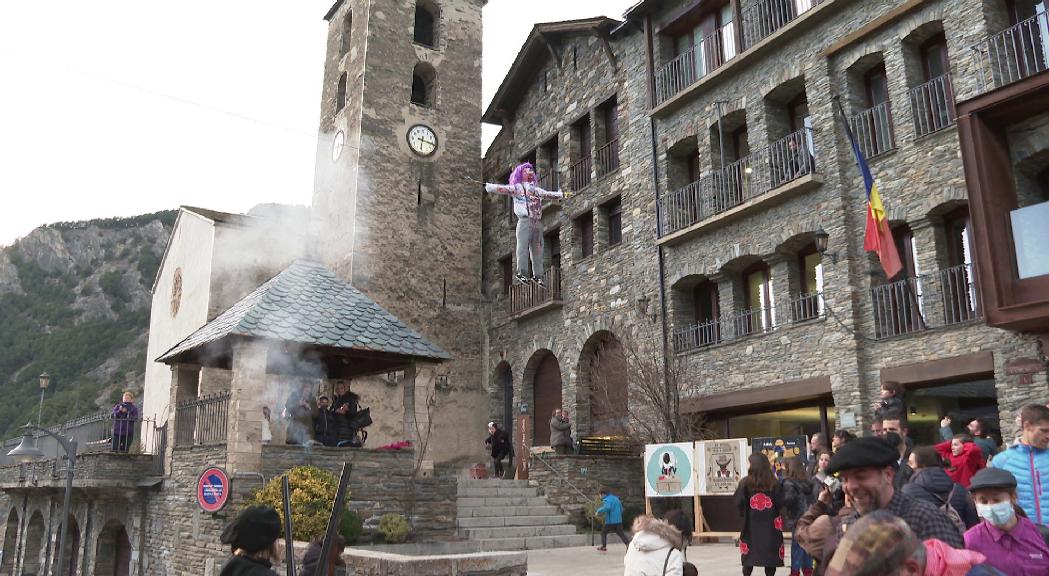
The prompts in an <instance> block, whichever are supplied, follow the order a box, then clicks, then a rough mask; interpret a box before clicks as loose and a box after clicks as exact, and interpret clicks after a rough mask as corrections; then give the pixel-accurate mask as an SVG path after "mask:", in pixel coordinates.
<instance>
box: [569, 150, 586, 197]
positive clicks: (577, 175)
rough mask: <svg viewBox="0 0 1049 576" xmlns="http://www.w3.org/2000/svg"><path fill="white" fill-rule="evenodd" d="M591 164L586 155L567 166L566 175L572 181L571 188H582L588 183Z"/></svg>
mask: <svg viewBox="0 0 1049 576" xmlns="http://www.w3.org/2000/svg"><path fill="white" fill-rule="evenodd" d="M591 164H592V161H591V158H590V156H589V155H588V156H586V157H585V158H583V159H582V160H580V161H578V162H576V163H575V164H572V166H571V167H569V168H568V177H569V179H570V180H571V182H572V190H582V189H583V188H586V187H587V186H589V185H590V167H591Z"/></svg>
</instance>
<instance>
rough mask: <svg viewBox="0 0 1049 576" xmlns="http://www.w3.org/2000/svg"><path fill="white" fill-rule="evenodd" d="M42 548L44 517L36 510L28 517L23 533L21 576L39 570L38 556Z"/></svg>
mask: <svg viewBox="0 0 1049 576" xmlns="http://www.w3.org/2000/svg"><path fill="white" fill-rule="evenodd" d="M43 550H44V517H43V515H42V514H40V511H39V510H37V511H36V512H34V513H33V515H32V516H30V517H29V525H28V526H27V527H26V533H25V554H24V555H23V556H22V576H36V575H38V574H41V573H42V570H40V557H41V556H43Z"/></svg>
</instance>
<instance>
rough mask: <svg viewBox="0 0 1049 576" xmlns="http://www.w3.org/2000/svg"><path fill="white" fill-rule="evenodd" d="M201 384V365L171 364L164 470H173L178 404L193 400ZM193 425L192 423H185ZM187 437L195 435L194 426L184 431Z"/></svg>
mask: <svg viewBox="0 0 1049 576" xmlns="http://www.w3.org/2000/svg"><path fill="white" fill-rule="evenodd" d="M199 386H200V366H194V365H192V364H175V365H174V366H171V386H170V393H171V396H170V400H169V401H168V402H169V406H168V420H167V427H168V428H167V432H166V436H167V447H166V448H165V450H164V470H165V471H170V470H171V458H172V455H173V454H174V450H175V440H176V438H178V434H179V430H178V425H179V423H178V405H179V403H180V402H183V401H186V400H192V399H195V398H196V397H197V393H198V391H199ZM185 425H186V426H192V423H187V424H185ZM183 434H185V435H187V436H186V437H188V438H192V437H193V430H192V428H191V429H189V430H185V431H183Z"/></svg>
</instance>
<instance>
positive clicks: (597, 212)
mask: <svg viewBox="0 0 1049 576" xmlns="http://www.w3.org/2000/svg"><path fill="white" fill-rule="evenodd" d="M1021 4H1024V3H1022V2H1015V3H1012V2H1004V1H1002V2H975V1H970V0H958V1H935V0H926V1H908V2H904V1H882V2H855V1H852V0H824V1H822V2H819V1H808V0H804V1H803V0H742V1H737V0H730V1H726V2H708V1H703V2H685V1H675V2H641V3H639V4H638V5H637V6H635V7H634V8H632V9H631V11H630V12H629V13H627V14H626V18H625V19H626V21H625V22H623V23H618V22H605V23H602V24H600V25H598V24H595V23H594V21H578V22H565V23H558V24H541V25H538V26H537V27H536V28H535V30H534V31H533V34H532V36H530V37H529V40H528V41H527V42H526V44H525V46H524V47H523V48H522V51H521V54H520V55H519V56H518V60H517V62H515V65H514V68H512V69H511V71H510V73H509V75H508V76H507V78H506V79H505V80H504V82H503V87H502V88H501V89H500V91H499V92H498V93H497V95H496V97H495V99H494V100H493V103H492V105H491V107H490V108H489V110H488V111H487V112H486V113H485V116H484V120H485V121H487V122H490V123H495V124H501V125H502V127H503V129H502V131H501V132H500V134H499V136H498V137H497V138H496V139H495V141H494V142H493V144H492V146H491V147H490V149H489V150H488V152H487V154H486V158H485V176H486V179H487V180H489V181H492V180H500V179H504V178H505V175H506V173H507V171H508V169H509V168H510V167H511V166H512V165H513V164H514V163H515V162H518V161H520V160H523V159H533V158H534V159H535V160H536V161H537V164H538V166H539V168H538V171H539V172H540V176H542V175H543V173H544V172H549V171H551V170H553V169H555V168H556V170H559V171H560V178H561V184H562V186H563V187H565V188H570V189H572V190H573V192H574V194H573V196H572V197H571V198H569V199H567V200H565V201H564V202H563V203H562V204H561V206H560V208H558V207H557V206H552V207H551V208H550V209H549V211H548V212H547V213H546V215H545V216H544V227H545V229H546V230H549V231H550V232H555V231H556V232H557V234H556V237H557V238H558V239H559V240H560V243H559V246H558V250H557V252H558V253H557V254H553V253H551V251H550V250H549V245H550V242H549V239H550V238H553V237H554V235H550V236H548V237H547V238H548V242H547V244H548V250H547V260H548V262H557V261H558V260H559V261H560V264H561V266H560V278H559V281H560V292H559V293H556V294H552V295H550V294H548V295H544V296H541V297H539V298H538V299H535V298H533V299H532V300H528V299H525V300H524V306H523V307H525V308H526V309H525V310H524V312H523V313H522V312H521V311H520V308H522V305H521V304H520V302H521V299H520V298H516V299H515V294H514V291H515V290H517V291H520V290H532V289H531V288H528V289H522V288H517V287H511V288H507V287H506V284H507V282H508V280H507V272H506V271H507V270H508V269H511V268H509V267H508V266H507V265H506V262H507V260H506V259H507V257H508V255H509V254H510V252H511V251H512V244H513V231H512V228H511V227H510V224H511V219H510V216H508V215H507V211H506V208H505V207H504V205H503V204H501V203H500V202H499V201H498V200H496V201H489V202H487V203H486V204H485V206H484V272H485V276H484V279H485V284H484V287H485V290H486V294H487V295H488V297H489V316H488V318H487V321H486V328H487V339H488V359H487V362H486V368H487V376H488V379H489V384H488V387H489V389H490V391H491V393H490V397H491V399H492V400H491V402H490V410H491V413H492V415H493V417H500V416H503V415H511V414H515V413H519V412H522V411H525V410H532V411H533V412H534V409H535V408H537V407H540V406H542V407H544V408H546V407H548V406H561V405H563V406H564V407H566V408H568V409H570V410H572V411H573V412H576V413H578V418H577V427H578V433H579V434H580V435H583V436H585V435H588V434H591V433H595V432H602V431H603V430H595V429H594V428H593V427H592V426H591V425H590V413H592V412H593V409H594V407H593V399H594V398H595V397H597V396H600V394H598V395H597V396H595V394H594V392H593V391H592V388H594V387H592V386H590V387H588V386H587V382H586V380H587V379H588V378H591V377H592V372H593V370H592V367H591V366H590V365H589V364H588V360H587V358H588V353H589V352H590V350H589V349H588V346H589V342H591V341H592V339H594V338H601V337H608V336H602V335H606V334H608V335H614V336H615V338H616V339H619V340H622V341H629V342H637V341H638V340H639V339H644V338H646V337H648V336H649V335H654V337H655V338H659V337H660V335H661V331H662V330H661V328H662V327H660V326H659V323H660V322H661V321H665V333H666V336H667V341H668V347H669V349H670V353H669V357H670V359H669V364H671V365H674V366H680V369H681V370H682V372H683V373H684V375H685V377H684V378H685V380H686V381H687V384H688V388H689V389H688V391H687V394H686V396H687V398H686V400H685V401H684V402H683V405H682V410H683V411H685V412H688V413H690V414H695V415H697V416H701V417H702V423H703V425H704V426H705V427H706V428H707V431H708V433H710V434H712V435H715V436H721V437H740V436H746V437H755V436H767V435H779V434H813V433H815V432H817V431H821V430H822V431H824V432H827V431H830V430H831V429H834V428H839V427H841V428H848V429H851V430H852V431H854V432H857V431H862V430H863V429H865V428H866V426H868V425H869V424H870V420H871V413H872V404H873V403H875V402H876V401H877V398H878V394H879V389H880V385H881V383H882V382H885V381H889V380H894V381H899V382H901V383H903V384H904V385H905V387H906V388H907V390H908V392H907V402H908V405H909V406H910V416H911V418H910V419H911V423H910V424H911V431H912V432H911V433H912V436H914V437H915V438H916V440H917V441H919V442H920V443H929V442H932V441H934V440H936V439H938V435H937V432H936V430H937V428H938V425H939V419H940V418H941V417H942V416H944V415H951V416H953V417H954V418H955V420H962V419H963V418H966V417H976V416H981V417H985V418H988V419H990V420H992V421H995V422H997V423H999V424H1000V426H1001V429H1002V434H1003V436H1005V437H1007V438H1009V437H1012V435H1013V434H1014V432H1015V424H1014V416H1015V414H1016V411H1017V410H1018V409H1019V408H1020V407H1021V406H1022V405H1023V404H1026V403H1029V402H1045V401H1046V400H1047V399H1049V385H1047V380H1046V370H1045V356H1044V352H1043V351H1042V349H1041V346H1042V343H1043V342H1044V335H1043V337H1041V338H1040V337H1039V336H1038V334H1037V333H1035V334H1031V333H1021V332H1014V331H1006V330H1001V329H997V328H991V327H988V326H987V325H986V324H985V322H984V321H983V315H982V302H981V298H982V294H981V286H980V285H979V283H978V282H977V281H976V274H975V273H974V267H975V268H978V267H979V266H980V265H981V264H980V262H979V261H978V260H976V259H975V253H974V251H972V250H971V249H970V245H971V243H972V236H971V229H970V226H969V217H968V211H967V206H968V197H967V184H968V183H967V181H966V177H965V172H964V169H963V164H962V157H961V153H960V143H959V136H958V130H957V128H956V127H955V117H956V112H955V102H963V101H965V100H966V99H970V98H973V97H974V96H977V95H978V94H979V93H980V88H979V87H978V86H977V80H976V78H977V76H978V74H977V72H978V71H977V66H978V63H977V62H976V61H975V60H974V56H973V52H974V51H973V50H972V49H971V47H972V46H973V45H974V44H977V43H979V42H981V41H984V39H986V38H988V37H989V36H991V35H993V34H996V33H998V32H1000V31H1001V30H1003V29H1004V28H1006V27H1008V26H1009V25H1010V24H1013V23H1016V22H1019V21H1023V20H1024V18H1027V17H1029V16H1031V15H1032V14H1035V10H1036V8H1032V7H1027V8H1030V9H1031V14H1027V13H1026V12H1023V10H1026V8H1022V7H1020V8H1018V6H1020V5H1021ZM1028 4H1032V5H1035V4H1037V5H1038V6H1041V4H1040V3H1038V2H1030V3H1028ZM1038 13H1040V14H1042V17H1043V18H1044V11H1041V10H1040V9H1039V11H1038ZM1036 24H1037V23H1036ZM595 26H598V27H599V29H600V30H606V31H607V32H605V33H601V32H594V31H592V27H595ZM1039 38H1041V36H1039ZM573 62H583V63H584V64H580V65H578V66H573V65H572V63H573ZM1039 70H1044V67H1042V68H1040V69H1039ZM612 94H614V95H615V101H616V104H617V113H618V118H617V121H618V134H619V146H618V150H619V158H618V165H617V167H616V168H615V169H614V170H611V171H610V173H609V174H608V175H606V176H604V177H602V176H601V174H600V170H601V169H600V168H599V167H598V165H599V163H600V161H601V159H600V158H598V155H599V153H600V150H601V148H600V147H601V146H602V144H604V142H605V141H603V140H602V136H601V135H600V132H601V130H602V129H603V126H607V120H603V119H602V114H601V112H600V109H601V106H602V103H603V102H606V101H607V99H608V98H609V97H610V95H612ZM836 98H837V99H839V100H840V102H841V106H842V112H843V115H844V116H845V117H846V118H848V123H849V125H850V127H851V130H852V131H853V132H854V133H855V134H856V137H857V140H858V141H859V145H860V148H861V149H862V150H863V151H864V153H865V156H866V157H867V158H868V159H869V160H868V163H869V166H870V170H871V172H872V173H873V175H874V177H875V178H876V181H877V185H878V189H879V191H880V193H881V197H882V198H883V199H884V202H885V205H886V206H887V210H888V218H889V221H890V223H891V225H892V228H893V232H894V236H895V237H896V242H897V244H898V246H899V251H900V253H901V257H902V259H903V263H904V267H905V270H904V272H903V273H902V274H901V275H900V276H898V277H895V278H893V279H891V280H892V281H889V279H886V278H885V274H884V272H883V271H882V268H881V265H880V263H879V261H878V260H877V259H876V258H875V257H874V256H873V255H871V254H868V253H866V252H865V251H864V233H865V224H866V194H865V190H864V185H863V181H862V179H861V176H860V172H859V170H858V169H857V167H856V162H855V159H854V156H853V153H852V150H851V145H850V144H849V141H848V139H847V137H846V135H845V131H844V130H843V128H842V121H841V119H840V117H841V115H842V113H839V112H838V110H837V105H836V103H835V102H836V100H835V99H836ZM588 113H589V116H588V117H585V120H586V121H588V122H589V123H590V124H591V127H590V131H591V133H592V134H593V137H592V140H593V144H592V146H591V153H590V154H589V155H590V156H592V157H593V158H594V160H593V166H592V167H591V171H592V179H591V181H586V179H584V180H578V179H576V178H574V174H573V171H574V170H573V166H574V164H575V163H576V162H577V161H578V160H579V159H580V158H582V157H584V156H586V155H587V154H580V151H579V149H578V148H577V143H578V141H579V138H578V133H579V128H578V126H579V119H580V118H584V116H583V115H584V114H588ZM595 119H596V120H595ZM1035 125H1037V122H1035ZM555 137H556V141H557V143H558V146H557V149H556V150H557V161H556V162H552V161H551V160H549V158H550V156H549V155H548V153H547V152H546V150H553V148H551V147H548V146H546V144H545V143H546V142H548V141H552V139H553V138H555ZM1044 142H1045V140H1043V143H1044ZM1043 148H1045V146H1044V145H1042V146H1041V148H1039V149H1043ZM533 150H535V151H536V152H535V153H534V156H533ZM1029 152H1030V151H1027V150H1026V149H1025V151H1024V154H1025V155H1026V156H1030V154H1029ZM573 179H575V180H576V181H575V182H570V181H572V180H573ZM566 181H569V183H567V184H566ZM573 184H574V185H573ZM613 197H618V198H619V199H620V200H619V202H620V205H621V207H622V209H621V212H620V214H621V219H622V220H621V234H622V242H621V243H620V244H619V245H616V246H609V245H608V244H607V243H606V244H604V245H602V242H603V238H605V236H606V235H607V228H606V227H607V226H608V219H607V216H605V214H606V212H605V211H603V210H602V206H604V205H605V203H607V202H608V200H609V199H610V198H613ZM500 200H501V199H500ZM588 211H591V212H590V213H592V214H593V215H594V226H593V228H594V232H593V238H594V239H595V241H594V245H595V246H594V249H593V254H590V255H584V254H583V252H584V250H583V249H582V248H581V246H583V245H584V244H585V242H583V240H584V238H583V237H581V236H580V235H579V234H578V230H579V227H578V222H579V216H580V215H585V214H587V213H588ZM603 228H604V229H603ZM823 233H825V234H826V235H827V236H828V238H827V241H828V242H827V246H826V248H825V251H823V252H821V251H819V250H818V249H817V247H818V245H817V242H816V241H817V239H819V237H820V236H822V235H823ZM586 251H588V250H586ZM506 292H510V293H511V294H510V296H504V293H506ZM660 303H665V316H661V314H660V311H661V310H660ZM515 306H516V308H515ZM529 306H530V307H529ZM652 318H654V319H655V321H654V323H655V324H656V326H657V327H656V328H655V329H652V328H651V324H652V323H653V322H652V320H651V319H652ZM1035 332H1037V331H1035ZM551 355H552V356H554V357H556V358H557V364H558V367H559V370H558V371H556V372H555V371H552V370H551V371H547V370H543V369H541V368H540V369H537V365H539V364H541V363H542V361H543V359H544V358H547V357H550V356H551ZM1032 361H1033V362H1034V365H1035V366H1040V368H1038V369H1037V370H1035V371H1034V373H1033V374H1032V373H1029V372H1025V373H1024V374H1023V375H1019V374H1018V367H1019V366H1030V365H1031V362H1032ZM557 376H560V382H557V378H556V377H557ZM511 389H512V391H513V392H512V395H511V394H510V393H509V390H511ZM542 395H547V396H548V397H549V395H553V398H554V400H552V401H551V400H549V399H545V398H544V397H542ZM628 398H630V400H628V402H631V403H632V402H634V401H635V399H636V398H637V396H636V395H630V396H628ZM606 408H607V407H606ZM548 417H549V416H548V413H542V412H534V413H533V415H532V423H533V427H534V430H535V431H536V437H535V438H534V439H533V444H536V445H542V444H543V441H542V440H543V436H542V433H541V432H540V431H539V430H540V428H541V427H545V422H546V419H547V418H548ZM959 425H960V423H956V424H955V426H956V427H957V426H959Z"/></svg>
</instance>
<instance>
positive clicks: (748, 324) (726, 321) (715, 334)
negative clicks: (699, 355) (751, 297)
mask: <svg viewBox="0 0 1049 576" xmlns="http://www.w3.org/2000/svg"><path fill="white" fill-rule="evenodd" d="M775 313H776V310H775V308H774V307H771V306H768V307H764V308H753V309H750V310H740V311H737V312H732V313H730V314H723V315H721V316H720V317H718V318H715V319H712V320H709V321H706V322H701V323H698V324H691V325H689V326H685V327H683V328H680V329H678V330H675V331H674V333H673V334H672V335H671V343H672V346H673V349H674V352H687V351H689V350H696V349H698V348H705V347H707V346H712V345H714V344H718V343H721V342H730V341H732V340H739V339H741V338H746V337H748V336H753V335H757V334H764V333H767V332H771V331H773V330H775V328H776V323H775V319H774V318H775Z"/></svg>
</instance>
